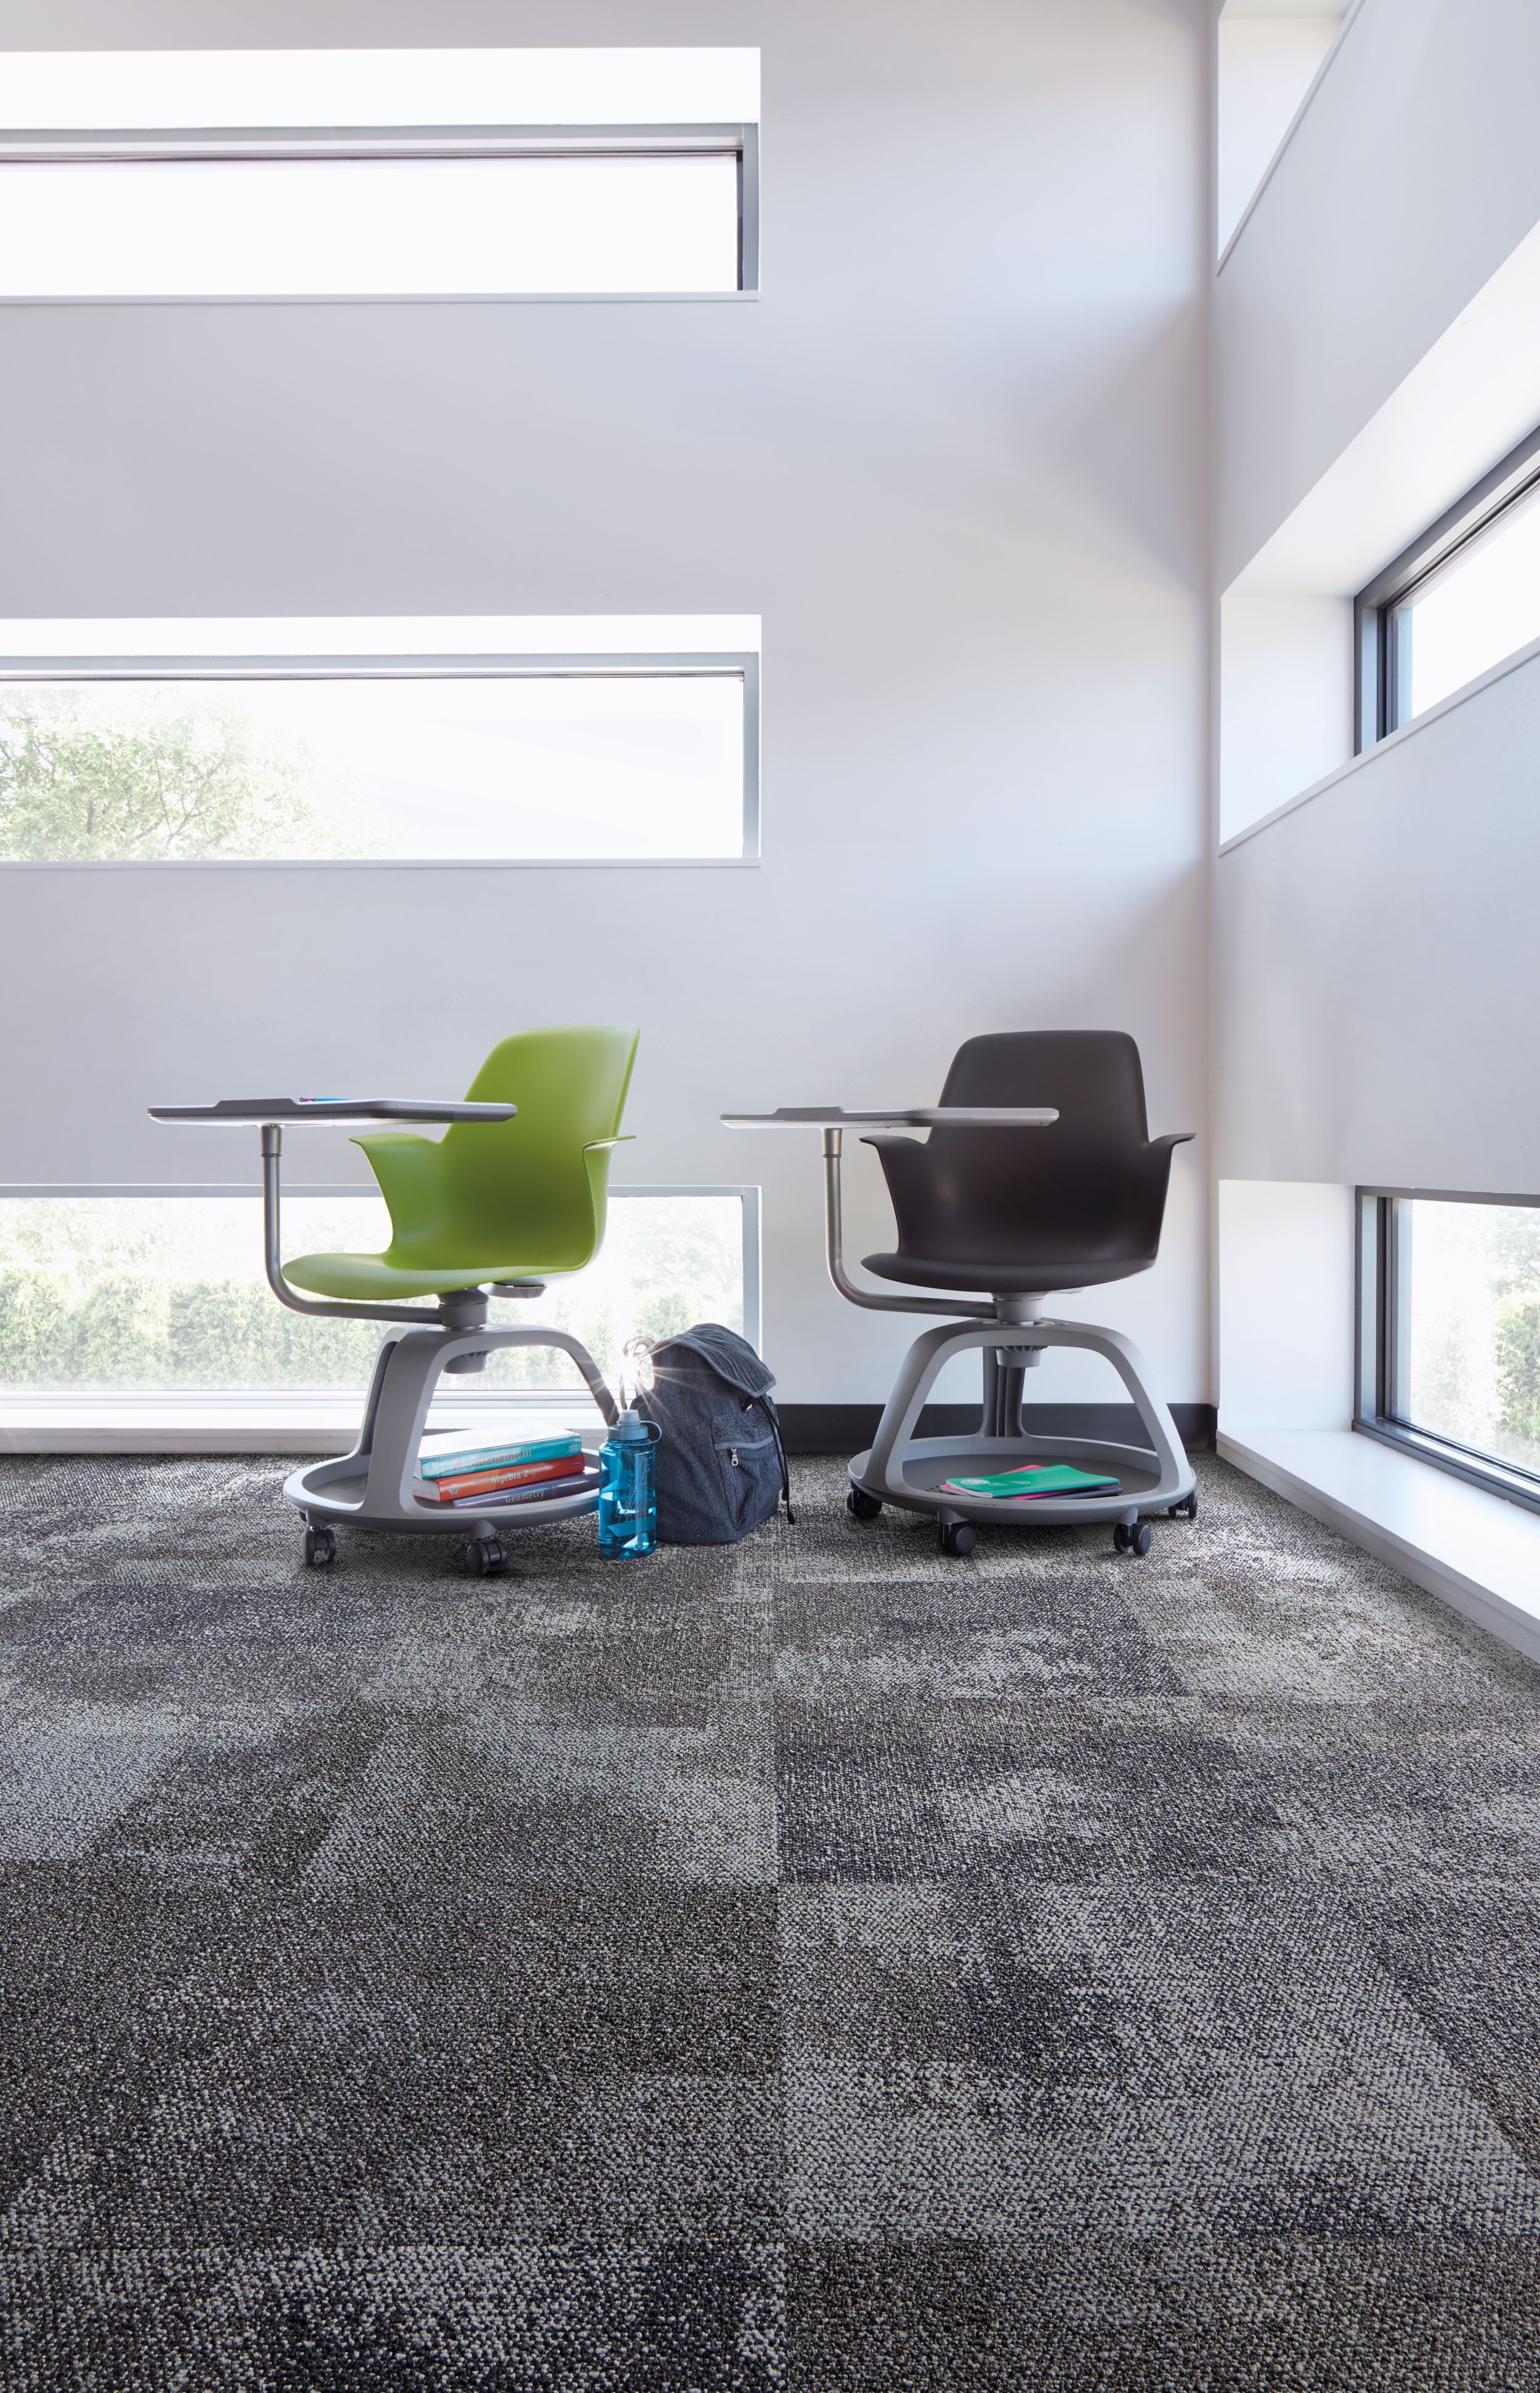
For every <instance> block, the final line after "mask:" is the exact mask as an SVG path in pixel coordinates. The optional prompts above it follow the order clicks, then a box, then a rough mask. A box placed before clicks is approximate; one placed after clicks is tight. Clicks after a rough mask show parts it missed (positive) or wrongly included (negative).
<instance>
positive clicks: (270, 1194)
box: [262, 1122, 487, 1329]
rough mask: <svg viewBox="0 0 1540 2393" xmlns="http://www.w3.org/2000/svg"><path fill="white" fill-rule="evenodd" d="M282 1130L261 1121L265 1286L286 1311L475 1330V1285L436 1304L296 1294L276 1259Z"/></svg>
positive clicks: (479, 1313)
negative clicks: (329, 1299) (338, 1299)
mask: <svg viewBox="0 0 1540 2393" xmlns="http://www.w3.org/2000/svg"><path fill="white" fill-rule="evenodd" d="M282 1152H283V1132H282V1130H281V1127H280V1125H279V1124H278V1123H277V1122H264V1123H263V1125H262V1260H263V1262H264V1264H265V1265H266V1268H267V1274H268V1287H269V1288H271V1289H272V1292H273V1294H274V1295H275V1296H276V1297H277V1299H278V1301H279V1302H280V1304H286V1305H287V1306H288V1308H289V1310H290V1312H291V1313H311V1314H317V1313H319V1314H326V1315H327V1316H328V1317H329V1318H330V1319H332V1320H334V1321H408V1322H411V1325H412V1327H414V1328H427V1329H435V1328H439V1329H478V1328H479V1327H481V1324H482V1323H483V1322H484V1321H485V1320H486V1318H487V1300H486V1298H485V1297H484V1296H483V1295H482V1293H481V1291H480V1289H479V1288H466V1289H465V1290H464V1292H463V1295H462V1294H455V1295H452V1296H446V1297H440V1298H439V1300H438V1302H437V1305H435V1306H432V1307H429V1306H427V1305H425V1304H329V1303H327V1302H326V1301H325V1300H324V1299H323V1298H320V1297H309V1296H296V1295H295V1294H294V1289H293V1288H291V1287H290V1286H289V1283H288V1281H287V1280H286V1279H285V1278H284V1276H283V1265H282V1262H281V1260H280V1220H279V1207H280V1188H279V1182H280V1177H281V1170H282V1166H281V1162H280V1157H281V1155H282Z"/></svg>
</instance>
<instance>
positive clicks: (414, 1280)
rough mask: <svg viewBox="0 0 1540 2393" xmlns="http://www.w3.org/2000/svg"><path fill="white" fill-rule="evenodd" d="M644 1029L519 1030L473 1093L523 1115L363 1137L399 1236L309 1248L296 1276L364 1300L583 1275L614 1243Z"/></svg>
mask: <svg viewBox="0 0 1540 2393" xmlns="http://www.w3.org/2000/svg"><path fill="white" fill-rule="evenodd" d="M639 1036H640V1033H639V1031H638V1030H637V1029H636V1028H635V1027H633V1026H631V1025H626V1024H619V1025H618V1024H612V1023H577V1024H573V1025H570V1026H568V1027H563V1028H558V1029H551V1030H521V1031H518V1032H517V1033H516V1035H515V1036H514V1037H513V1038H512V1039H504V1040H502V1042H501V1044H500V1045H498V1046H496V1047H494V1048H493V1049H492V1052H491V1053H490V1054H489V1056H488V1058H487V1060H486V1062H485V1063H484V1064H483V1065H482V1066H481V1069H480V1071H479V1072H478V1073H477V1074H476V1078H475V1079H474V1080H473V1081H472V1082H471V1085H470V1087H469V1088H468V1089H467V1090H466V1092H465V1094H466V1095H467V1097H471V1098H479V1099H481V1100H483V1101H484V1102H489V1103H492V1104H502V1105H517V1107H518V1114H517V1116H516V1119H514V1120H513V1121H506V1122H451V1123H450V1127H449V1129H448V1130H447V1131H445V1133H444V1135H443V1137H442V1138H441V1139H431V1138H421V1137H414V1136H412V1135H411V1133H410V1132H406V1131H379V1132H374V1133H372V1134H371V1135H370V1136H369V1137H367V1138H358V1139H355V1140H354V1142H353V1144H354V1145H355V1146H360V1147H362V1149H363V1151H364V1153H365V1155H366V1156H367V1157H369V1162H370V1168H371V1170H372V1171H373V1174H374V1177H375V1179H376V1180H377V1181H378V1182H379V1183H380V1189H381V1193H382V1195H383V1196H384V1197H385V1203H386V1205H387V1206H388V1207H389V1209H390V1227H391V1240H390V1244H389V1246H388V1247H386V1249H385V1252H384V1253H383V1254H378V1255H301V1256H300V1257H299V1258H298V1260H297V1261H296V1262H286V1263H285V1264H284V1266H283V1272H284V1276H285V1278H287V1279H289V1280H291V1281H292V1282H293V1283H294V1286H295V1287H296V1288H307V1289H308V1290H309V1291H310V1292H311V1294H312V1295H316V1296H329V1297H336V1298H340V1299H343V1300H344V1301H353V1302H356V1303H364V1302H378V1301H380V1300H381V1299H382V1298H384V1299H387V1300H388V1299H394V1298H401V1297H414V1296H443V1295H448V1294H449V1293H450V1291H451V1290H453V1289H455V1288H482V1287H485V1286H486V1285H487V1284H488V1282H489V1281H491V1280H512V1279H545V1278H548V1277H550V1276H552V1275H555V1274H556V1273H558V1272H576V1271H581V1269H582V1268H583V1265H584V1264H585V1263H588V1262H592V1261H593V1259H594V1256H595V1255H596V1254H597V1253H598V1251H599V1249H600V1247H601V1246H602V1244H603V1243H604V1235H605V1213H606V1208H607V1201H608V1194H609V1157H610V1153H611V1150H612V1149H613V1148H614V1147H615V1146H616V1145H617V1144H619V1143H620V1117H621V1115H622V1113H623V1112H624V1110H625V1102H626V1091H627V1089H628V1087H629V1086H630V1083H631V1072H632V1066H633V1064H634V1062H635V1060H636V1042H637V1040H638V1038H639Z"/></svg>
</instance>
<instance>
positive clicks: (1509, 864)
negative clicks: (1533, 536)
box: [1214, 654, 1540, 1196]
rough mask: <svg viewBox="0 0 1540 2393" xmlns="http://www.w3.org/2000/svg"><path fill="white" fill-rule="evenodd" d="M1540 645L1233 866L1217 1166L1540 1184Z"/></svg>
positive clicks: (1295, 1174) (1506, 1186) (1294, 1175)
mask: <svg viewBox="0 0 1540 2393" xmlns="http://www.w3.org/2000/svg"><path fill="white" fill-rule="evenodd" d="M1537 759H1540V654H1529V655H1527V656H1526V660H1525V661H1523V662H1522V663H1520V664H1519V665H1517V666H1516V667H1513V668H1512V669H1510V670H1507V671H1500V672H1498V673H1496V674H1495V675H1492V676H1488V677H1487V679H1486V681H1485V683H1484V684H1483V685H1481V686H1479V687H1477V689H1476V691H1475V693H1474V694H1473V695H1472V696H1469V697H1468V698H1466V699H1464V700H1449V701H1447V702H1446V703H1445V705H1444V706H1443V707H1442V708H1440V709H1438V710H1435V711H1434V712H1433V713H1430V714H1428V715H1425V716H1422V717H1420V718H1419V720H1418V721H1417V722H1416V723H1415V724H1411V725H1408V726H1407V727H1406V728H1405V730H1403V731H1401V732H1398V733H1397V734H1396V735H1395V736H1394V737H1393V738H1392V739H1390V740H1387V741H1385V742H1383V743H1382V744H1381V746H1380V747H1378V748H1377V749H1375V750H1373V751H1371V752H1369V753H1368V754H1367V755H1365V756H1364V758H1363V759H1362V760H1361V761H1360V762H1359V763H1358V764H1357V765H1354V766H1353V767H1352V768H1351V770H1350V771H1348V772H1346V773H1344V774H1343V775H1342V776H1341V777H1340V778H1338V780H1337V781H1335V782H1334V783H1333V784H1332V785H1331V786H1330V787H1329V788H1327V789H1326V790H1325V791H1322V792H1321V793H1320V794H1319V795H1317V796H1315V797H1312V798H1310V799H1309V800H1307V801H1306V803H1305V804H1302V805H1299V806H1297V807H1295V808H1294V809H1293V810H1292V811H1291V812H1289V813H1287V814H1286V815H1285V816H1283V817H1281V818H1280V819H1278V820H1276V821H1274V822H1272V823H1271V824H1269V825H1267V826H1266V827H1265V828H1263V829H1261V830H1257V831H1256V832H1254V833H1253V834H1252V836H1251V837H1249V838H1245V839H1242V840H1241V841H1240V842H1239V843H1238V844H1236V845H1234V846H1233V847H1231V848H1230V849H1228V850H1227V851H1226V853H1225V854H1224V855H1223V856H1222V857H1220V867H1219V889H1218V912H1219V923H1220V939H1219V949H1218V955H1217V959H1216V967H1215V988H1214V1005H1215V1015H1216V1023H1217V1029H1218V1039H1219V1068H1218V1082H1217V1091H1216V1105H1217V1113H1218V1120H1219V1126H1220V1127H1219V1135H1218V1141H1217V1144H1218V1150H1219V1155H1218V1168H1219V1170H1220V1176H1221V1177H1222V1178H1226V1179H1238V1180H1304V1181H1329V1182H1335V1183H1343V1184H1349V1185H1351V1184H1352V1183H1359V1184H1373V1183H1384V1184H1389V1185H1390V1186H1392V1187H1422V1188H1444V1189H1470V1190H1474V1191H1484V1192H1486V1193H1489V1194H1493V1195H1516V1196H1521V1195H1525V1194H1529V1193H1535V1192H1540V1106H1537V1105H1536V1103H1535V1089H1536V1080H1537V1076H1540V939H1537V937H1536V935H1535V919H1534V891H1535V889H1536V887H1537V886H1540V764H1537Z"/></svg>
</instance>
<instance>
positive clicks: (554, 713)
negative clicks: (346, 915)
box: [0, 664, 746, 862]
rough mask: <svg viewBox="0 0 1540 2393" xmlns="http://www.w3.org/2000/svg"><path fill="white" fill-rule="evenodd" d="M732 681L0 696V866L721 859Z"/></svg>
mask: <svg viewBox="0 0 1540 2393" xmlns="http://www.w3.org/2000/svg"><path fill="white" fill-rule="evenodd" d="M745 739H746V731H745V674H744V671H743V669H742V667H741V666H738V667H737V668H736V669H734V668H732V667H727V666H724V667H723V668H722V669H720V670H716V669H698V670H671V669H669V668H668V667H667V666H666V665H663V664H659V665H657V666H648V667H646V669H635V670H627V671H623V672H622V671H616V672H608V673H607V672H603V671H597V670H594V671H588V670H583V671H570V672H557V671H552V670H547V671H543V672H541V671H529V672H519V673H516V672H507V671H502V672H499V671H496V670H489V671H486V672H480V673H454V672H447V671H443V670H435V669H433V668H432V667H431V666H423V667H420V668H403V669H401V670H400V671H391V672H369V671H365V670H363V669H362V668H359V670H357V671H353V670H348V671H341V672H338V673H321V674H318V673H313V672H312V673H308V674H307V673H303V672H299V671H296V672H295V673H293V674H285V673H282V672H281V671H280V672H275V673H269V674H265V675H264V676H262V677H260V678H241V677H239V676H232V677H230V678H228V679H227V678H223V677H220V676H219V675H218V674H217V673H212V674H202V675H200V676H197V677H189V678H169V677H168V678H165V679H153V678H146V679H137V678H135V679H124V680H107V681H95V680H91V681H85V680H83V681H68V682H67V681H39V682H25V681H12V682H5V683H0V857H5V858H8V859H11V860H22V861H34V862H46V861H60V860H72V859H76V860H85V859H93V858H117V859H139V860H146V859H173V860H176V859H183V860H185V859H189V858H195V857H268V858H278V859H285V858H300V857H402V858H408V857H415V858H425V859H441V858H442V859H450V858H455V857H461V858H487V859H497V858H518V857H686V856H687V857H737V856H741V855H742V854H743V851H744V813H745V753H746V745H745Z"/></svg>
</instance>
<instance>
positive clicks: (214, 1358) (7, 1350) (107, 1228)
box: [0, 1197, 742, 1389]
mask: <svg viewBox="0 0 1540 2393" xmlns="http://www.w3.org/2000/svg"><path fill="white" fill-rule="evenodd" d="M376 1216H377V1218H376ZM260 1220H261V1217H260V1210H259V1208H258V1207H257V1206H256V1205H255V1204H254V1202H253V1200H252V1199H250V1198H232V1199H218V1200H215V1199H198V1200H195V1201H193V1202H191V1203H189V1202H187V1201H185V1200H181V1199H178V1198H175V1197H165V1198H161V1197H128V1198H112V1197H52V1198H50V1197H27V1198H10V1199H7V1200H5V1201H4V1202H3V1203H0V1385H4V1386H6V1387H8V1388H12V1389H17V1388H40V1389H41V1388H59V1387H98V1388H285V1387H286V1388H316V1389H321V1388H359V1389H361V1388H362V1387H364V1386H365V1385H366V1384H367V1382H368V1380H369V1375H370V1371H371V1369H372V1365H373V1359H374V1353H375V1349H376V1347H377V1345H378V1343H379V1330H378V1327H377V1325H376V1324H374V1323H373V1322H369V1321H360V1322H347V1321H334V1320H325V1319H314V1318H311V1317H309V1316H307V1315H306V1314H296V1313H292V1312H289V1311H288V1310H286V1309H285V1308H284V1307H283V1306H282V1305H281V1304H279V1303H277V1302H276V1301H275V1300H274V1298H273V1297H272V1295H271V1294H270V1292H269V1291H268V1287H267V1284H266V1282H265V1281H264V1280H263V1279H262V1278H261V1277H260V1276H259V1275H258V1270H259V1266H258V1262H257V1256H258V1253H259V1239H260ZM293 1222H294V1226H297V1227H298V1228H299V1229H300V1230H301V1232H302V1235H303V1237H304V1240H305V1242H306V1243H312V1242H313V1243H314V1244H316V1245H318V1246H323V1247H325V1248H326V1249H333V1248H341V1249H347V1248H349V1247H352V1246H356V1245H362V1246H368V1245H369V1244H370V1243H371V1242H372V1241H377V1240H379V1239H380V1238H382V1237H383V1236H385V1220H384V1214H383V1208H379V1207H378V1204H377V1200H375V1199H371V1198H367V1197H359V1198H349V1199H346V1200H338V1201H336V1202H335V1204H333V1203H332V1202H330V1201H329V1200H324V1199H317V1198H305V1197H296V1199H295V1200H294V1207H293ZM738 1258H739V1249H738V1241H737V1207H736V1206H734V1205H733V1204H731V1203H730V1202H726V1203H724V1201H723V1200H721V1199H712V1198H705V1199H701V1198H695V1197H681V1198H672V1199H670V1200H667V1201H665V1202H661V1203H650V1202H648V1203H632V1202H630V1201H622V1202H619V1203H617V1204H615V1205H613V1206H612V1207H611V1209H610V1239H609V1244H608V1248H607V1254H606V1257H605V1259H604V1261H603V1262H602V1263H601V1265H600V1267H599V1268H597V1269H596V1270H595V1271H594V1273H593V1274H587V1273H585V1274H581V1275H578V1276H576V1277H574V1278H573V1279H570V1280H561V1279H557V1280H554V1281H553V1282H552V1284H551V1287H550V1288H549V1289H548V1291H547V1293H546V1295H545V1296H544V1297H542V1299H541V1300H540V1301H539V1302H538V1304H536V1305H531V1306H530V1307H529V1312H528V1314H522V1315H521V1314H516V1313H515V1312H514V1311H513V1310H512V1309H511V1308H506V1307H499V1308H498V1310H497V1312H496V1314H494V1318H495V1319H497V1320H499V1321H502V1322H509V1321H515V1320H517V1319H520V1318H527V1319H531V1320H533V1319H538V1320H540V1321H542V1322H548V1323H551V1324H553V1325H555V1327H560V1328H564V1329H568V1330H569V1331H571V1332H572V1333H573V1334H574V1335H575V1336H576V1337H578V1338H580V1339H581V1340H582V1342H583V1343H584V1344H585V1345H586V1346H587V1347H588V1348H589V1349H590V1351H591V1352H592V1353H593V1354H594V1356H595V1358H596V1360H597V1361H598V1363H599V1366H600V1368H601V1369H602V1370H604V1371H605V1372H606V1373H607V1374H608V1375H610V1376H611V1377H613V1374H614V1372H615V1370H616V1368H617V1367H618V1365H619V1361H620V1348H621V1345H622V1342H623V1341H624V1340H625V1339H626V1338H628V1337H631V1336H633V1334H635V1333H637V1332H640V1333H641V1334H642V1335H644V1336H648V1337H654V1338H656V1337H662V1336H666V1335H667V1334H668V1333H669V1332H670V1331H672V1330H675V1329H682V1328H685V1327H687V1326H688V1325H689V1324H690V1323H691V1322H693V1321H705V1320H714V1321H723V1322H725V1323H727V1324H728V1325H729V1327H737V1324H738V1323H739V1322H740V1320H741V1317H742V1302H741V1293H740V1288H739V1285H738V1279H739V1259H738ZM227 1259H228V1260H227ZM242 1266H244V1268H242ZM475 1384H476V1385H477V1386H480V1387H494V1388H495V1387H506V1388H516V1387H525V1388H529V1387H539V1388H548V1387H549V1388H555V1387H561V1388H575V1387H576V1386H577V1375H576V1372H575V1369H574V1366H573V1365H572V1364H571V1363H570V1362H569V1360H568V1357H567V1356H566V1355H565V1354H563V1353H559V1352H556V1351H553V1350H552V1349H550V1348H539V1347H536V1348H516V1349H513V1350H504V1351H502V1353H495V1354H493V1355H492V1356H491V1357H490V1358H489V1364H488V1368H487V1371H486V1373H485V1375H484V1376H482V1377H481V1378H480V1379H479V1380H477V1381H476V1383H475Z"/></svg>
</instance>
